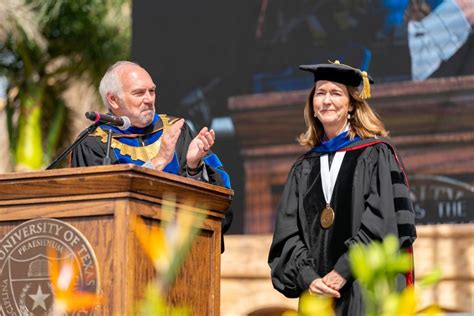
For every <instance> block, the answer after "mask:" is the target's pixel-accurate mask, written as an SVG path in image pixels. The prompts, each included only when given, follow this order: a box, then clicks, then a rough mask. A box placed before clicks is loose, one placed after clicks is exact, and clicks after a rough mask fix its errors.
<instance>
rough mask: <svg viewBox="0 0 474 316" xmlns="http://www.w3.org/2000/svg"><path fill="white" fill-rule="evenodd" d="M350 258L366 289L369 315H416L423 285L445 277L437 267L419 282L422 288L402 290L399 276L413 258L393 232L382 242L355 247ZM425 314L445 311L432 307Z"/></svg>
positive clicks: (363, 289) (354, 271)
mask: <svg viewBox="0 0 474 316" xmlns="http://www.w3.org/2000/svg"><path fill="white" fill-rule="evenodd" d="M349 258H350V262H351V268H352V271H353V273H354V276H355V277H356V278H357V279H358V281H359V283H360V285H361V288H362V294H363V296H364V302H365V305H366V315H384V316H392V315H393V316H399V315H400V316H401V315H415V314H416V313H417V311H416V309H417V308H418V305H419V301H420V297H421V294H420V288H424V287H426V286H429V285H431V284H434V283H436V282H438V281H439V279H440V278H441V272H440V270H435V271H433V272H432V273H431V274H429V275H427V276H426V277H425V278H423V279H422V280H421V281H420V282H418V283H419V284H417V285H418V287H419V288H418V287H415V288H414V287H407V288H406V289H404V290H403V291H402V292H401V293H399V292H398V291H397V284H396V277H397V275H398V274H403V273H406V272H408V271H409V270H410V267H411V257H410V255H408V254H407V253H404V252H401V251H400V249H399V244H398V239H397V238H396V237H395V236H392V235H390V236H387V237H386V238H385V239H384V241H383V242H382V243H380V242H372V243H370V244H369V245H368V246H363V245H359V244H356V245H354V246H352V247H351V248H350V250H349ZM428 312H429V314H427V313H428ZM424 314H425V315H431V316H434V315H440V314H441V312H440V309H439V308H437V307H436V306H432V307H430V308H429V309H427V310H426V311H424Z"/></svg>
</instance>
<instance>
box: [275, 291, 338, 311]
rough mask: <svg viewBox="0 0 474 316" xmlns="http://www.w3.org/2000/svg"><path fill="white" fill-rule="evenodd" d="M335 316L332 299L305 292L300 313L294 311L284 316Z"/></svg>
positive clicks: (301, 299)
mask: <svg viewBox="0 0 474 316" xmlns="http://www.w3.org/2000/svg"><path fill="white" fill-rule="evenodd" d="M297 315H299V316H311V315H318V316H334V315H335V314H334V310H333V302H332V299H331V298H330V297H325V296H319V295H311V294H309V293H308V292H305V293H304V294H303V295H302V296H301V297H300V302H299V307H298V313H297V312H293V311H287V312H284V313H283V315H282V316H297Z"/></svg>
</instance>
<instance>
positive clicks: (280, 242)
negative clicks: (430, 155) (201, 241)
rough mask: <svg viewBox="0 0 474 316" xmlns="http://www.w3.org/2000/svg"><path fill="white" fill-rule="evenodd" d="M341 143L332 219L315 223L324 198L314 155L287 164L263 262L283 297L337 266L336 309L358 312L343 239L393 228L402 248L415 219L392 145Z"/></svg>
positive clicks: (365, 238)
mask: <svg viewBox="0 0 474 316" xmlns="http://www.w3.org/2000/svg"><path fill="white" fill-rule="evenodd" d="M344 150H346V155H345V156H344V159H343V162H342V165H341V169H340V171H339V175H338V178H337V181H336V183H335V187H334V192H333V196H332V198H331V206H332V208H333V209H334V211H335V220H334V223H333V225H332V226H331V227H330V228H328V229H323V228H322V227H321V225H320V213H321V211H322V209H323V208H324V206H325V204H326V202H325V201H324V195H323V192H322V186H321V178H320V163H319V161H320V159H319V158H320V156H321V154H320V153H315V152H308V153H306V154H305V155H303V156H302V157H300V158H299V159H298V160H297V162H296V163H295V164H294V165H293V167H292V168H291V171H290V173H289V176H288V180H287V183H286V185H285V188H284V191H283V194H282V198H281V202H280V205H279V208H278V213H277V218H276V224H275V231H274V235H273V242H272V245H271V248H270V253H269V258H268V262H269V265H270V268H271V276H272V283H273V286H274V287H275V289H277V290H278V291H280V292H281V293H282V294H284V295H285V296H286V297H290V298H295V297H299V296H300V295H301V294H302V293H303V292H304V291H306V290H307V289H308V288H309V285H310V284H311V282H312V281H313V280H314V279H316V278H320V277H324V276H325V275H326V274H327V273H328V272H330V271H331V270H332V269H334V270H336V271H337V272H338V273H339V274H340V275H341V276H343V277H344V278H345V279H346V280H348V282H347V283H346V285H345V286H344V287H343V288H342V289H341V290H340V293H341V298H340V299H335V309H336V313H337V314H338V315H362V314H363V312H364V310H363V309H364V307H363V302H362V293H361V289H360V287H359V285H358V284H357V281H355V280H354V279H353V276H352V274H351V269H350V265H349V260H348V248H349V246H350V245H352V244H354V243H362V244H368V243H370V242H371V241H373V240H379V241H380V240H382V239H383V238H384V237H385V236H387V235H388V234H394V235H396V236H398V237H399V241H400V244H401V246H402V248H408V247H410V246H411V245H412V243H413V241H414V240H415V238H416V230H415V218H414V211H413V206H412V203H411V201H410V197H409V189H408V186H407V182H406V177H405V174H404V172H403V167H402V165H401V162H400V161H399V159H398V158H397V157H396V154H395V152H394V149H393V147H392V146H391V145H389V144H388V143H387V142H381V140H380V139H377V140H375V139H365V140H362V141H359V142H356V143H354V144H352V145H351V146H350V147H347V148H344ZM401 277H402V276H401ZM398 281H399V283H400V281H401V280H398ZM403 281H405V280H403Z"/></svg>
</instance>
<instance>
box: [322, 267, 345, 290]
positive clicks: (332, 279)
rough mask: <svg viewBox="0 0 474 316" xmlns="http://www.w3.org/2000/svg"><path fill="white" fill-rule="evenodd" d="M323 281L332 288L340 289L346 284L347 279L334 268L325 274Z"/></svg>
mask: <svg viewBox="0 0 474 316" xmlns="http://www.w3.org/2000/svg"><path fill="white" fill-rule="evenodd" d="M323 282H324V284H326V285H327V286H329V287H330V288H331V289H333V290H336V291H339V290H340V289H342V287H343V286H344V284H346V282H347V281H346V279H344V278H343V277H342V276H341V275H340V274H339V273H337V272H336V271H334V270H332V271H331V272H329V273H328V274H326V275H325V276H324V278H323Z"/></svg>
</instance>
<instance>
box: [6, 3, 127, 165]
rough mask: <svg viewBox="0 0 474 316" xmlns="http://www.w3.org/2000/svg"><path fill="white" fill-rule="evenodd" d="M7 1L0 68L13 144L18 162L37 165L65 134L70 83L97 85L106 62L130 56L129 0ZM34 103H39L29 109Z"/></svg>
mask: <svg viewBox="0 0 474 316" xmlns="http://www.w3.org/2000/svg"><path fill="white" fill-rule="evenodd" d="M2 6H3V9H4V10H3V12H6V13H4V14H7V16H6V17H5V21H7V22H8V23H6V24H5V25H6V27H5V28H0V75H3V76H5V77H6V78H7V80H8V87H7V89H8V95H9V98H8V100H7V101H8V103H7V118H8V122H7V125H8V130H9V134H10V137H9V140H10V146H11V148H10V149H11V152H12V154H14V157H15V158H16V162H18V163H21V164H24V167H25V168H28V169H38V168H40V167H41V166H42V165H44V164H47V163H48V162H49V160H50V159H51V157H52V156H53V155H54V154H55V153H56V151H57V150H58V147H59V146H61V145H62V143H63V142H64V141H66V139H67V136H68V134H67V131H68V128H67V122H66V120H65V119H66V118H67V117H68V114H67V111H65V110H66V108H64V105H65V104H66V101H67V100H63V99H62V94H63V92H64V91H65V90H66V88H68V87H69V85H70V84H71V82H72V81H73V80H78V79H81V80H85V81H87V82H89V83H90V84H92V85H95V86H97V85H98V82H99V80H100V78H101V76H102V75H103V73H104V72H105V70H106V69H107V68H108V66H110V65H111V64H112V63H114V62H115V61H117V60H122V59H128V57H129V53H130V33H131V32H130V16H129V14H128V12H129V11H130V10H129V9H128V8H129V7H130V0H108V1H107V0H74V1H71V0H29V1H26V0H8V1H6V2H5V3H3V4H2V5H1V6H0V9H2ZM8 8H10V10H7V9H8ZM11 8H15V10H12V9H11ZM31 103H33V104H35V107H38V109H35V110H34V111H29V110H28V107H30V105H29V104H31ZM56 112H60V113H61V114H60V115H56V116H55V115H47V114H51V113H56ZM38 113H39V115H38ZM30 115H34V116H33V117H30ZM23 122H27V124H23ZM23 129H30V130H33V131H34V133H35V137H33V138H31V137H30V135H31V131H29V130H28V131H25V130H23ZM60 130H61V131H66V133H64V132H63V133H59V134H58V131H60ZM38 131H42V132H43V133H42V134H41V133H40V132H38ZM53 134H55V135H53ZM25 135H26V136H27V137H25ZM38 137H39V138H40V146H38V140H37V139H36V138H38ZM44 153H46V154H44ZM25 154H26V155H27V156H26V157H25V156H23V155H25ZM33 156H35V157H36V158H35V159H33V158H32V157H33ZM38 161H39V163H38Z"/></svg>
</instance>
